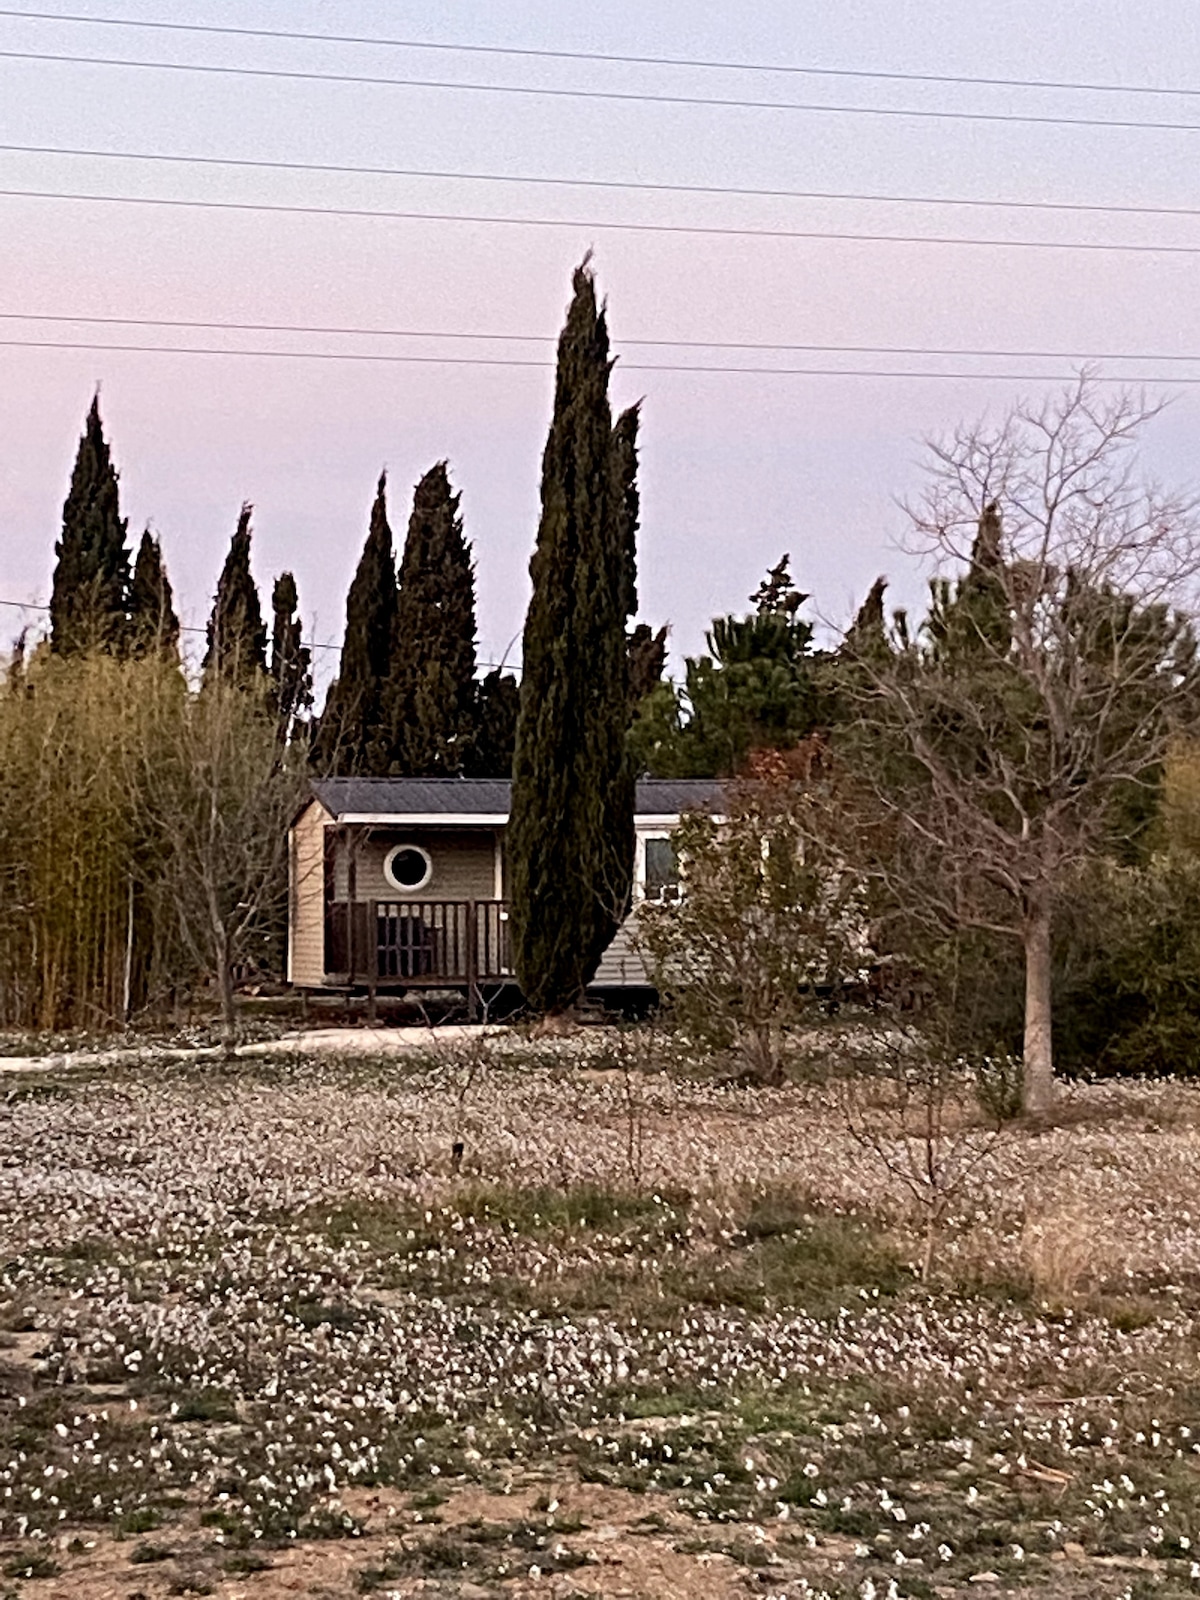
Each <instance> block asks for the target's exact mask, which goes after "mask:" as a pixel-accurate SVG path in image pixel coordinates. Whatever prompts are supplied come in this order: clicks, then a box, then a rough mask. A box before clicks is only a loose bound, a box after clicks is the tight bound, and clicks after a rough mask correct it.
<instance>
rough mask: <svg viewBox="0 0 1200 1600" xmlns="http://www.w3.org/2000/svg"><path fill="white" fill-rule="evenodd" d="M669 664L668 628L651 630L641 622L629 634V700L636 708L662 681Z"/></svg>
mask: <svg viewBox="0 0 1200 1600" xmlns="http://www.w3.org/2000/svg"><path fill="white" fill-rule="evenodd" d="M666 664H667V630H666V628H660V629H659V630H658V632H657V633H654V632H652V631H651V629H650V627H649V625H648V624H647V623H645V622H639V623H638V625H637V627H636V628H635V629H634V630H633V632H632V633H631V634H630V635H629V701H630V704H631V705H632V706H634V707H635V708H636V707H637V706H638V705H639V704H640V703H641V702H642V701H643V700H644V699H645V698H646V696H647V695H648V694H652V693H653V691H654V690H655V689H656V688H657V686H658V685H659V684H660V683H661V682H662V675H663V668H664V667H665V666H666Z"/></svg>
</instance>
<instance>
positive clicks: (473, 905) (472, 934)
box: [467, 900, 480, 1022]
mask: <svg viewBox="0 0 1200 1600" xmlns="http://www.w3.org/2000/svg"><path fill="white" fill-rule="evenodd" d="M479 1013H480V1003H479V902H478V900H468V901H467V1021H468V1022H478V1021H479Z"/></svg>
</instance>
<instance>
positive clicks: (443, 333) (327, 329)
mask: <svg viewBox="0 0 1200 1600" xmlns="http://www.w3.org/2000/svg"><path fill="white" fill-rule="evenodd" d="M0 322H62V323H69V324H72V325H75V326H78V325H79V324H80V323H86V324H88V325H89V326H98V327H121V328H191V329H196V330H198V331H202V332H206V333H207V332H213V331H219V332H222V333H309V334H328V335H331V336H336V337H347V338H349V337H354V338H363V339H451V340H455V341H462V340H466V341H482V342H487V343H492V344H555V343H556V342H557V338H558V336H557V335H556V334H553V333H490V332H488V333H470V332H466V331H464V330H462V329H458V328H455V329H450V328H378V327H375V328H371V327H361V326H356V327H347V326H345V325H340V326H331V325H323V324H320V323H311V322H231V321H228V320H209V321H202V320H197V319H194V318H188V317H113V316H100V317H96V316H78V315H62V314H61V313H57V312H55V313H49V312H43V311H0ZM615 343H617V344H619V345H621V346H624V347H636V348H638V349H660V350H661V349H669V350H753V351H765V350H775V351H781V352H783V353H785V354H789V353H800V352H804V353H806V354H813V355H869V356H945V357H953V358H958V357H968V356H970V357H978V358H981V359H983V360H986V361H1083V362H1091V361H1187V362H1200V351H1196V352H1195V353H1193V354H1183V355H1180V354H1179V353H1178V352H1171V353H1168V352H1165V351H1151V352H1147V351H1130V350H1123V351H1122V350H1104V351H1081V350H1061V349H1060V350H1028V349H1025V350H996V349H974V348H966V347H964V346H962V345H952V346H947V345H915V344H912V345H909V344H796V343H789V342H787V341H781V340H778V339H773V340H758V339H633V338H621V339H618V340H616V341H615ZM538 364H539V365H542V366H547V365H551V363H549V362H540V363H538ZM732 370H734V371H740V370H742V369H741V368H734V369H732Z"/></svg>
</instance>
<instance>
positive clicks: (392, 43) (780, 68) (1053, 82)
mask: <svg viewBox="0 0 1200 1600" xmlns="http://www.w3.org/2000/svg"><path fill="white" fill-rule="evenodd" d="M0 17H22V18H26V19H28V20H34V21H39V22H72V23H77V22H82V23H88V24H89V25H93V26H96V27H107V28H141V29H143V30H147V31H149V30H154V31H157V32H162V33H191V34H209V35H217V36H221V37H225V38H249V39H287V40H298V41H304V42H309V43H314V44H350V45H374V46H377V47H382V48H385V49H391V50H425V51H440V52H442V53H443V54H460V55H479V56H502V57H507V58H510V59H514V58H519V59H522V60H532V61H588V62H602V63H606V64H611V65H614V66H623V67H624V66H633V67H683V68H689V69H694V70H700V71H706V72H707V71H713V72H756V73H757V72H763V73H783V74H787V75H788V76H791V77H806V78H846V79H857V80H867V81H875V82H886V83H941V84H958V85H962V86H965V87H968V88H988V89H1066V90H1071V91H1077V92H1080V93H1086V94H1140V95H1188V96H1194V95H1200V89H1186V88H1185V89H1173V88H1157V87H1154V86H1151V85H1148V84H1140V83H1138V84H1131V83H1094V82H1093V83H1086V82H1085V83H1080V82H1077V81H1064V80H1061V79H1053V78H979V77H965V76H961V75H958V74H955V73H945V72H871V71H868V70H865V69H861V68H850V67H802V66H796V65H795V64H793V63H790V62H769V61H708V60H695V59H688V58H687V57H685V56H650V55H616V54H612V53H610V52H606V51H600V50H550V49H536V48H524V49H519V48H517V47H516V46H515V45H499V44H446V43H441V42H437V41H433V40H429V39H381V38H379V37H378V36H374V35H371V34H352V33H350V34H347V33H306V32H301V31H300V30H298V29H293V28H248V27H229V26H225V27H221V26H218V25H217V24H215V23H199V22H163V21H157V20H143V19H140V18H135V17H94V16H83V15H80V14H78V13H75V12H62V11H21V10H17V9H16V8H14V7H10V6H3V7H0Z"/></svg>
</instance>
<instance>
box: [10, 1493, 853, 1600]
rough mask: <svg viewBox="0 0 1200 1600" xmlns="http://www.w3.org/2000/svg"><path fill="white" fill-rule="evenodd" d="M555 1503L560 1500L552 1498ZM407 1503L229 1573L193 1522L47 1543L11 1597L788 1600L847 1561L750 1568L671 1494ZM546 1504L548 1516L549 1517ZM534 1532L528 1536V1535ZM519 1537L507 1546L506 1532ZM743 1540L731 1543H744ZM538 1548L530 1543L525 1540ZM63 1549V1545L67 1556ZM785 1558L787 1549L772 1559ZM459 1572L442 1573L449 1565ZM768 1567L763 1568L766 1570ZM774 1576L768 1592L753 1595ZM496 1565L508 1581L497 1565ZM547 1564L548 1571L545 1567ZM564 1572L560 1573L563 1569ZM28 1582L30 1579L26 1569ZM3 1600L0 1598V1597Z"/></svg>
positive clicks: (349, 1502) (767, 1546) (378, 1501)
mask: <svg viewBox="0 0 1200 1600" xmlns="http://www.w3.org/2000/svg"><path fill="white" fill-rule="evenodd" d="M559 1494H561V1499H560V1498H558V1496H559ZM412 1500H413V1497H412V1496H407V1495H400V1494H394V1493H391V1492H389V1491H387V1490H380V1491H360V1492H357V1493H352V1494H348V1495H346V1496H345V1497H344V1501H343V1503H344V1505H345V1507H346V1509H347V1510H348V1511H350V1512H351V1513H352V1515H354V1516H355V1517H356V1518H358V1519H360V1520H361V1521H362V1522H364V1523H365V1524H366V1530H367V1531H366V1532H365V1533H364V1534H363V1535H362V1536H361V1537H359V1538H356V1539H345V1540H335V1541H329V1542H322V1543H304V1544H297V1545H294V1546H292V1547H290V1548H287V1549H284V1550H279V1551H272V1552H270V1553H264V1554H262V1555H258V1556H256V1557H255V1558H254V1560H255V1561H256V1562H257V1561H269V1563H270V1565H269V1566H265V1567H263V1568H262V1570H257V1571H244V1570H238V1569H239V1566H240V1565H241V1563H242V1558H241V1557H240V1556H239V1553H238V1552H236V1551H232V1552H229V1551H224V1550H222V1548H221V1547H220V1546H219V1545H216V1544H215V1543H214V1540H213V1537H212V1534H211V1531H210V1530H208V1529H205V1528H202V1527H201V1526H200V1525H199V1522H198V1520H197V1519H195V1518H190V1519H188V1520H187V1521H185V1522H182V1523H179V1524H175V1525H173V1526H170V1527H163V1528H160V1529H158V1530H157V1531H156V1532H155V1533H154V1534H152V1535H149V1536H147V1537H146V1538H143V1539H134V1538H129V1539H123V1540H117V1539H114V1538H113V1537H112V1536H111V1535H109V1534H103V1533H102V1534H97V1535H95V1536H94V1537H92V1538H88V1539H87V1540H86V1545H87V1548H80V1545H81V1543H82V1541H80V1540H78V1539H76V1540H73V1541H66V1540H64V1541H63V1545H64V1548H53V1547H50V1546H47V1547H45V1548H46V1549H47V1552H48V1555H47V1558H46V1560H44V1561H43V1562H42V1563H41V1564H40V1569H41V1570H42V1571H46V1570H47V1561H49V1562H52V1564H53V1565H55V1566H57V1567H58V1568H59V1571H58V1572H57V1573H55V1574H54V1575H53V1576H50V1575H49V1574H48V1573H47V1575H46V1576H31V1577H28V1578H25V1577H21V1578H19V1585H20V1587H19V1591H18V1592H19V1594H20V1595H21V1597H22V1600H162V1597H168V1596H177V1595H188V1594H195V1595H205V1594H207V1595H214V1596H221V1597H223V1600H285V1597H291V1596H295V1595H298V1594H300V1595H307V1596H313V1597H330V1600H332V1597H334V1596H337V1597H338V1600H341V1597H344V1596H350V1595H357V1594H363V1593H374V1594H377V1595H379V1596H381V1597H386V1600H398V1597H403V1600H409V1597H410V1596H417V1595H422V1596H427V1597H431V1600H432V1597H437V1596H446V1597H451V1596H453V1597H457V1600H483V1597H484V1596H502V1595H511V1596H516V1597H521V1600H526V1597H530V1600H532V1597H542V1600H568V1597H571V1600H583V1597H584V1596H588V1597H595V1600H733V1597H734V1596H737V1597H739V1600H741V1597H744V1596H745V1595H746V1593H747V1589H748V1586H749V1587H751V1588H752V1589H754V1590H757V1591H758V1592H760V1593H762V1592H774V1593H779V1592H785V1587H786V1579H791V1580H793V1581H794V1580H795V1579H796V1578H797V1577H798V1576H799V1574H800V1570H801V1566H802V1567H803V1570H804V1572H805V1574H806V1575H807V1577H808V1581H809V1582H810V1583H814V1582H816V1581H818V1580H819V1579H820V1578H821V1577H822V1576H823V1575H824V1574H826V1573H829V1572H830V1570H831V1569H832V1568H833V1567H834V1566H835V1565H836V1564H837V1562H838V1561H840V1560H843V1559H844V1558H845V1556H846V1555H847V1554H849V1552H848V1551H847V1550H845V1549H841V1548H839V1545H840V1541H835V1542H827V1541H823V1543H822V1547H821V1548H820V1549H819V1550H808V1549H806V1550H805V1554H804V1559H803V1561H802V1562H798V1561H797V1560H796V1555H797V1552H795V1551H793V1550H790V1548H789V1545H788V1543H787V1542H786V1541H785V1542H784V1543H783V1544H782V1545H780V1543H779V1541H778V1539H777V1538H776V1537H775V1536H774V1535H773V1534H771V1533H769V1532H766V1531H763V1532H762V1537H761V1541H760V1542H759V1543H758V1544H757V1545H756V1546H755V1559H756V1562H757V1561H759V1560H761V1561H762V1562H763V1563H764V1565H763V1566H762V1567H761V1568H759V1567H757V1566H754V1567H749V1566H747V1565H745V1564H744V1563H743V1562H742V1561H740V1560H739V1559H738V1558H737V1553H736V1551H735V1552H733V1553H731V1552H730V1551H729V1550H728V1549H726V1548H724V1543H725V1542H726V1541H723V1539H722V1537H721V1533H722V1532H725V1531H727V1530H721V1531H718V1530H713V1531H712V1533H711V1534H710V1535H709V1536H708V1537H707V1538H705V1537H697V1531H696V1526H695V1524H694V1523H693V1522H692V1521H691V1520H690V1519H688V1518H685V1517H682V1516H680V1515H679V1514H678V1513H677V1512H676V1511H675V1510H674V1509H673V1505H672V1501H671V1498H670V1497H669V1496H665V1495H664V1496H658V1495H639V1494H632V1493H629V1492H626V1491H622V1490H616V1489H608V1488H602V1487H598V1486H595V1485H586V1484H585V1485H579V1484H574V1483H572V1484H571V1485H569V1486H566V1487H563V1488H562V1489H561V1490H556V1489H555V1488H554V1486H553V1484H547V1483H545V1482H542V1483H541V1484H540V1486H538V1487H537V1488H535V1487H533V1486H529V1487H525V1488H519V1489H518V1488H515V1489H514V1490H513V1491H512V1492H511V1493H509V1494H496V1493H488V1492H486V1491H482V1490H479V1489H476V1488H463V1489H461V1490H457V1491H452V1492H451V1494H450V1495H449V1497H448V1498H447V1499H446V1500H445V1501H444V1503H442V1504H441V1505H439V1506H438V1507H437V1508H436V1509H425V1510H417V1509H414V1507H413V1504H412ZM550 1507H553V1510H551V1509H549V1508H550ZM539 1529H540V1530H544V1531H541V1532H537V1533H536V1534H535V1530H539ZM511 1530H517V1540H516V1541H515V1542H510V1540H509V1538H508V1534H509V1532H510V1531H511ZM748 1533H749V1530H744V1529H743V1530H740V1532H739V1534H738V1542H739V1543H742V1544H746V1543H748V1538H747V1535H748ZM535 1538H536V1540H537V1541H540V1543H541V1547H540V1548H539V1547H538V1545H537V1544H536V1543H535ZM72 1546H74V1548H72ZM29 1549H30V1547H29V1546H28V1545H26V1546H24V1547H22V1548H21V1552H20V1556H19V1557H18V1554H17V1547H16V1546H12V1545H7V1546H0V1560H2V1562H3V1564H4V1566H5V1568H6V1569H7V1570H9V1571H10V1572H11V1573H12V1577H13V1578H16V1577H17V1574H16V1573H15V1572H13V1570H12V1569H13V1564H14V1563H15V1561H16V1560H17V1559H28V1558H29ZM777 1551H782V1552H785V1553H777ZM456 1557H457V1558H458V1559H459V1560H460V1561H461V1565H460V1566H459V1569H458V1570H457V1571H450V1570H447V1567H448V1564H449V1563H450V1562H451V1561H453V1560H454V1559H455V1558H456ZM767 1563H771V1565H767ZM772 1565H773V1566H774V1569H775V1573H776V1574H777V1575H778V1579H779V1581H778V1584H776V1583H774V1582H771V1583H770V1584H767V1585H764V1584H763V1583H761V1582H760V1581H759V1577H760V1575H761V1576H762V1577H764V1578H765V1577H767V1575H768V1574H770V1573H771V1571H772ZM502 1567H507V1569H508V1570H507V1571H506V1572H500V1571H498V1570H497V1569H498V1568H502ZM555 1568H558V1569H559V1570H555ZM564 1569H565V1570H564ZM31 1570H32V1571H33V1572H35V1573H36V1572H37V1571H38V1570H39V1566H38V1565H35V1566H34V1567H33V1568H32V1569H31ZM0 1593H3V1591H2V1590H0Z"/></svg>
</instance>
